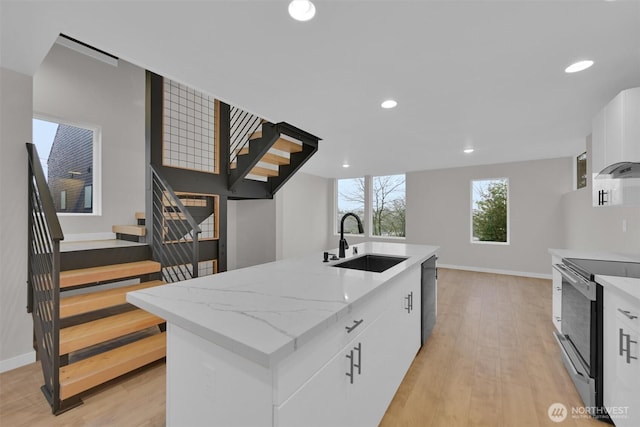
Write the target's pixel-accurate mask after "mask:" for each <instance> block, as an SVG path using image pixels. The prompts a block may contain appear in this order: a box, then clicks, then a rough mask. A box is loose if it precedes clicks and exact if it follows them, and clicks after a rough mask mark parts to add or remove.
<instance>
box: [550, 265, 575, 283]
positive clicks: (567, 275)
mask: <svg viewBox="0 0 640 427" xmlns="http://www.w3.org/2000/svg"><path fill="white" fill-rule="evenodd" d="M553 268H555V269H556V270H557V271H558V272H559V273H560V274H561V275H562V276H563V277H564V278H565V279H567V280H568V281H569V282H571V283H573V284H574V285H577V284H578V279H577V278H574V277H575V275H574V274H573V273H572V272H571V271H569V269H568V268H567V267H565V266H564V265H562V264H553Z"/></svg>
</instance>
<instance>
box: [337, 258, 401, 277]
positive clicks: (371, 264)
mask: <svg viewBox="0 0 640 427" xmlns="http://www.w3.org/2000/svg"><path fill="white" fill-rule="evenodd" d="M406 259H408V257H401V256H389V255H373V254H369V255H363V256H361V257H358V258H353V259H350V260H348V261H343V262H340V263H338V264H334V265H333V267H339V268H350V269H352V270H364V271H373V272H374V273H382V272H383V271H386V270H388V269H390V268H391V267H393V266H394V265H396V264H400V263H401V262H402V261H404V260H406Z"/></svg>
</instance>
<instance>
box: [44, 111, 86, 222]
mask: <svg viewBox="0 0 640 427" xmlns="http://www.w3.org/2000/svg"><path fill="white" fill-rule="evenodd" d="M33 141H34V144H35V145H36V148H37V150H38V156H39V157H40V163H41V164H42V168H43V171H44V173H45V177H46V178H47V182H48V184H49V190H50V191H51V195H52V197H53V200H54V204H55V205H56V211H57V212H62V211H64V212H69V213H92V212H93V205H94V203H93V194H94V192H93V141H94V132H93V131H92V130H91V129H84V128H80V127H76V126H71V125H67V124H64V123H55V122H49V121H45V120H38V119H34V120H33ZM87 189H88V190H87ZM89 199H90V200H89Z"/></svg>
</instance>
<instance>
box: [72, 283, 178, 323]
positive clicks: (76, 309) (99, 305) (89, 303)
mask: <svg viewBox="0 0 640 427" xmlns="http://www.w3.org/2000/svg"><path fill="white" fill-rule="evenodd" d="M164 284H165V282H163V281H162V280H152V281H150V282H142V283H138V284H136V285H130V286H122V287H120V288H114V289H107V290H105V291H98V292H90V293H86V294H82V295H74V296H72V297H64V298H60V317H61V318H65V317H70V316H77V315H78V314H84V313H89V312H91V311H96V310H102V309H104V308H108V307H115V306H117V305H121V304H126V302H127V292H132V291H137V290H140V289H146V288H151V287H154V286H160V285H164Z"/></svg>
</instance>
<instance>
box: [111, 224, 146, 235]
mask: <svg viewBox="0 0 640 427" xmlns="http://www.w3.org/2000/svg"><path fill="white" fill-rule="evenodd" d="M111 231H112V232H113V233H120V234H129V235H131V236H146V234H147V227H145V226H144V225H114V226H112V227H111Z"/></svg>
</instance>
